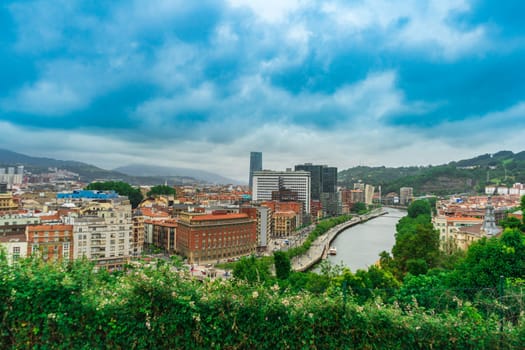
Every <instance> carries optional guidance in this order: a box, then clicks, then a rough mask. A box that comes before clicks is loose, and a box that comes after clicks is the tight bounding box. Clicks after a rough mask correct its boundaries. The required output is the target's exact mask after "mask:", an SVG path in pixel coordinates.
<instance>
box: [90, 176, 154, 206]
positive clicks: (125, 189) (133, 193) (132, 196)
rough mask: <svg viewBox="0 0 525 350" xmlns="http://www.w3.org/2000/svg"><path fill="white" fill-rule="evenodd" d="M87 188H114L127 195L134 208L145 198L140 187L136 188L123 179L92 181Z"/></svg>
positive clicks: (108, 189) (100, 189)
mask: <svg viewBox="0 0 525 350" xmlns="http://www.w3.org/2000/svg"><path fill="white" fill-rule="evenodd" d="M86 190H97V191H111V190H113V191H115V192H117V193H118V194H119V195H121V196H127V197H128V198H129V201H130V202H131V206H132V207H133V208H136V207H137V206H138V205H139V203H140V202H141V201H142V199H143V198H144V197H143V196H142V193H141V192H140V190H139V189H138V188H135V187H133V186H131V185H130V184H127V183H125V182H122V181H106V182H92V183H90V184H89V185H88V186H87V187H86Z"/></svg>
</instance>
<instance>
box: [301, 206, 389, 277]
mask: <svg viewBox="0 0 525 350" xmlns="http://www.w3.org/2000/svg"><path fill="white" fill-rule="evenodd" d="M386 213H387V212H386V211H385V210H384V209H383V208H378V209H374V210H373V211H372V212H370V213H369V214H366V215H360V216H355V217H353V218H352V219H350V220H349V221H347V222H344V223H342V224H339V225H337V226H335V227H333V228H331V229H330V230H328V232H326V233H325V234H323V235H321V236H319V237H318V238H317V239H316V240H315V241H314V242H313V243H312V245H311V246H310V249H309V250H308V251H307V252H306V253H305V254H302V255H300V256H296V257H293V258H292V259H291V265H292V270H294V271H306V270H308V269H310V268H312V267H313V266H314V265H315V264H317V263H318V262H319V261H321V260H323V259H324V258H326V255H327V254H328V249H329V248H330V244H331V243H332V241H333V240H334V239H335V238H336V237H337V236H338V235H339V233H341V232H342V231H344V230H346V229H347V228H349V227H352V226H354V225H357V224H360V223H363V222H366V221H368V220H370V219H373V218H376V217H378V216H381V215H385V214H386Z"/></svg>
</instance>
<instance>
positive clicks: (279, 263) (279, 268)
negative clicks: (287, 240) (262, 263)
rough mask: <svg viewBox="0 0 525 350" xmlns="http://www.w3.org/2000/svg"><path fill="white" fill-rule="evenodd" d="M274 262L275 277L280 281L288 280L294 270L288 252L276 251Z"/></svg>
mask: <svg viewBox="0 0 525 350" xmlns="http://www.w3.org/2000/svg"><path fill="white" fill-rule="evenodd" d="M273 261H274V264H275V275H276V276H277V278H278V279H281V280H284V279H287V278H288V276H289V275H290V271H291V270H292V264H291V263H290V258H289V257H288V254H286V252H281V251H276V252H274V253H273Z"/></svg>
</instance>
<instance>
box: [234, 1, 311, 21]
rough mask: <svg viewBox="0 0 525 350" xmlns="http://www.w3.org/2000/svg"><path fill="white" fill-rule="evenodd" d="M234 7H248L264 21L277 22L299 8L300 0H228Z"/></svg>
mask: <svg viewBox="0 0 525 350" xmlns="http://www.w3.org/2000/svg"><path fill="white" fill-rule="evenodd" d="M228 2H229V4H230V5H231V6H233V7H247V8H249V9H250V10H251V11H252V12H253V14H254V15H255V16H257V17H259V18H261V19H262V20H264V21H267V22H270V23H275V22H280V21H284V20H285V19H286V18H287V17H288V16H289V15H290V13H292V12H294V11H296V10H297V9H299V7H300V5H301V1H299V0H287V1H282V0H228Z"/></svg>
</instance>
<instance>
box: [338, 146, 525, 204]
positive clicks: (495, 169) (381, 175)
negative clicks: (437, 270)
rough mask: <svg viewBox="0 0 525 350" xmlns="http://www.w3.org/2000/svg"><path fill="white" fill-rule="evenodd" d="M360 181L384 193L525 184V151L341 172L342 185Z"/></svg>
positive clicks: (465, 190) (472, 189)
mask: <svg viewBox="0 0 525 350" xmlns="http://www.w3.org/2000/svg"><path fill="white" fill-rule="evenodd" d="M487 180H488V181H487ZM359 181H361V182H364V183H369V184H372V185H376V186H378V185H381V188H382V192H383V193H388V192H398V191H399V188H400V187H413V188H414V193H415V194H416V195H424V194H437V195H443V194H454V193H479V192H483V190H484V188H485V186H486V185H488V184H495V185H507V186H510V185H512V184H513V183H515V182H521V183H524V182H525V151H523V152H520V153H513V152H511V151H501V152H498V153H495V154H484V155H480V156H477V157H474V158H471V159H465V160H460V161H457V162H456V161H453V162H450V163H448V164H443V165H438V166H426V167H423V166H421V167H399V168H387V167H384V166H383V167H365V166H359V167H354V168H350V169H347V170H343V171H341V172H339V184H340V185H342V186H347V187H352V186H353V184H354V183H356V182H359Z"/></svg>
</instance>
